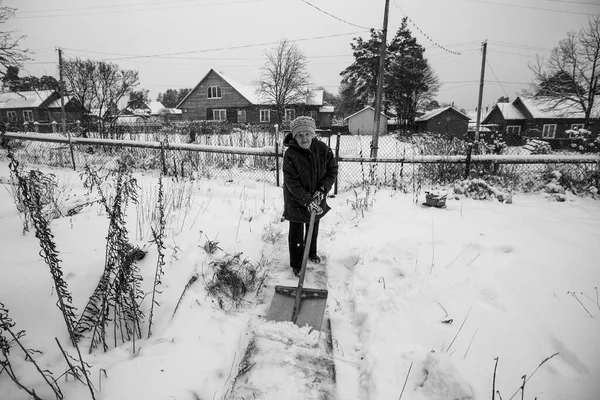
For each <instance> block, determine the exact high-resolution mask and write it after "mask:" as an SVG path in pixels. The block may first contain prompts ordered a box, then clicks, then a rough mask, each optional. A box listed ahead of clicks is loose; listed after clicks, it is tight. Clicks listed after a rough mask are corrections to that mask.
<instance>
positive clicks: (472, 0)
mask: <svg viewBox="0 0 600 400" xmlns="http://www.w3.org/2000/svg"><path fill="white" fill-rule="evenodd" d="M465 1H470V2H472V3H482V4H493V5H496V6H505V7H516V8H526V9H530V10H541V11H552V12H559V13H563V14H577V15H587V16H593V15H596V14H589V13H583V12H576V11H564V10H554V9H552V8H542V7H529V6H521V5H517V4H506V3H494V2H492V1H483V0H465Z"/></svg>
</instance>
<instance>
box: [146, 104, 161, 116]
mask: <svg viewBox="0 0 600 400" xmlns="http://www.w3.org/2000/svg"><path fill="white" fill-rule="evenodd" d="M147 106H148V108H149V109H150V114H152V115H156V114H160V112H161V111H163V110H164V109H165V106H163V104H162V103H161V102H160V101H150V102H148V104H147Z"/></svg>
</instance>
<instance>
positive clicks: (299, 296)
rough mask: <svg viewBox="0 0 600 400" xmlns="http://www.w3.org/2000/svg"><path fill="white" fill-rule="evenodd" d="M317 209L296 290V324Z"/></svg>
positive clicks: (310, 225) (309, 226) (310, 224)
mask: <svg viewBox="0 0 600 400" xmlns="http://www.w3.org/2000/svg"><path fill="white" fill-rule="evenodd" d="M316 215H317V212H316V211H314V210H313V211H311V212H310V222H309V224H308V233H307V235H306V243H304V254H303V255H302V267H301V268H300V278H299V279H298V290H296V301H294V308H293V310H292V322H293V323H294V324H295V323H296V320H298V313H299V312H300V301H301V300H302V287H303V286H304V274H305V273H306V263H307V262H308V252H309V251H310V244H311V242H312V233H313V230H314V229H315V217H316Z"/></svg>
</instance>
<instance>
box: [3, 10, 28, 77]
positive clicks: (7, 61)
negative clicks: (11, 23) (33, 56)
mask: <svg viewBox="0 0 600 400" xmlns="http://www.w3.org/2000/svg"><path fill="white" fill-rule="evenodd" d="M15 10H16V8H12V7H7V6H4V5H2V1H1V0H0V25H2V24H4V23H5V22H6V21H8V20H9V19H11V18H12V17H14V15H15ZM13 33H14V32H11V31H5V30H4V29H1V30H0V65H2V67H3V69H2V70H0V74H1V75H2V76H4V75H5V74H6V71H7V70H8V67H21V66H22V65H23V62H24V61H27V60H29V59H30V57H29V50H27V49H21V48H19V42H20V41H21V39H23V38H24V37H25V36H18V37H14V36H13Z"/></svg>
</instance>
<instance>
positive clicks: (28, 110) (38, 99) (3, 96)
mask: <svg viewBox="0 0 600 400" xmlns="http://www.w3.org/2000/svg"><path fill="white" fill-rule="evenodd" d="M64 109H65V119H66V120H67V121H76V120H81V118H82V116H83V114H84V113H86V110H85V108H84V107H83V106H82V105H81V103H80V102H79V101H78V100H77V99H75V98H73V97H69V96H65V98H64ZM60 120H62V112H61V100H60V94H59V93H58V92H57V91H55V90H32V91H26V92H7V93H0V121H2V122H3V123H9V124H23V123H25V122H52V121H60Z"/></svg>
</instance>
